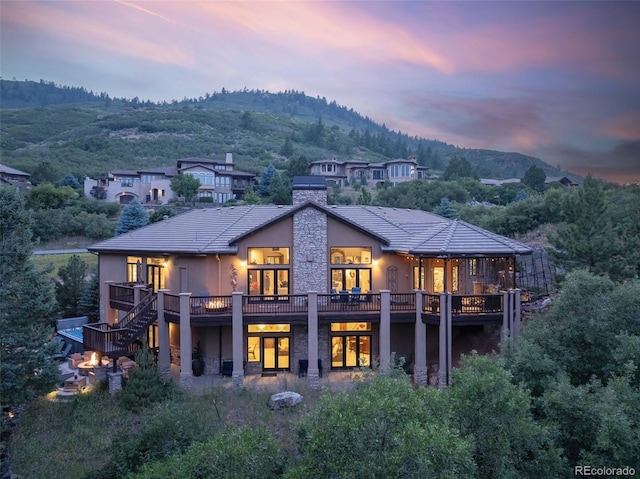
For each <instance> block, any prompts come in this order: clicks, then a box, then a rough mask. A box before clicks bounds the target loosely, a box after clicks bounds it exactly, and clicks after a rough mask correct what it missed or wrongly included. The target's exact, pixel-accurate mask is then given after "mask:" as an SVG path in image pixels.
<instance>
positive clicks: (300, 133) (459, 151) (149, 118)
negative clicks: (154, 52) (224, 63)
mask: <svg viewBox="0 0 640 479" xmlns="http://www.w3.org/2000/svg"><path fill="white" fill-rule="evenodd" d="M0 106H1V107H0V113H1V114H2V129H1V143H0V148H1V149H0V151H1V152H2V158H3V159H2V161H3V163H6V164H7V165H9V166H13V167H15V168H19V169H24V170H25V171H28V172H30V173H33V169H34V168H36V166H37V164H38V162H39V163H42V162H49V163H51V164H53V165H54V166H55V167H57V168H60V169H61V173H69V172H70V173H73V174H75V175H76V176H85V175H88V176H93V175H99V174H106V173H107V172H108V171H109V170H111V169H116V168H122V167H124V166H125V165H126V166H128V167H140V168H142V167H154V166H163V165H166V164H171V163H172V162H173V161H175V160H176V159H179V158H180V157H186V156H203V157H215V158H218V157H221V156H222V155H224V153H226V152H227V151H228V152H232V153H234V158H236V159H237V165H238V167H239V168H244V169H246V170H247V171H253V172H256V173H258V172H259V171H260V170H261V169H262V168H263V167H265V166H266V165H267V164H269V163H273V164H274V165H275V166H276V167H283V164H284V163H286V159H287V158H288V157H291V156H296V155H304V156H306V157H307V158H308V159H309V160H316V159H323V158H328V157H337V158H340V159H345V160H346V159H365V160H367V161H374V162H375V161H384V160H385V159H393V158H406V157H408V156H410V155H416V156H417V157H418V160H419V162H420V163H421V164H424V165H426V166H429V167H430V168H431V169H432V170H434V171H436V172H437V171H442V169H444V167H445V166H446V163H447V162H448V160H450V159H451V158H453V157H454V156H458V157H465V158H466V159H467V160H468V161H469V163H470V164H471V166H472V167H473V168H474V169H475V170H476V171H477V172H478V174H479V175H480V176H483V177H492V178H499V179H502V178H508V177H518V178H521V177H522V176H523V175H524V172H525V171H526V170H527V169H528V168H529V167H530V166H531V165H533V164H535V165H536V166H539V167H541V168H542V169H543V170H544V171H545V173H546V174H547V176H568V177H570V178H571V179H574V180H581V177H580V176H578V175H575V174H572V173H569V172H564V171H562V170H560V169H558V168H556V167H553V166H551V165H549V164H547V163H545V162H544V161H543V160H541V159H539V158H534V157H531V156H527V155H523V154H520V153H516V152H500V151H494V150H482V149H470V148H461V147H458V146H455V145H451V144H448V143H446V142H443V141H440V140H437V139H425V138H419V137H417V136H409V135H407V134H405V133H402V132H396V131H393V130H389V129H388V128H387V127H386V126H385V125H384V124H382V125H379V124H377V123H375V122H374V121H373V120H371V119H370V118H368V117H366V116H362V115H360V114H359V113H357V112H355V111H354V110H353V109H352V108H347V107H345V106H341V105H338V104H337V103H336V102H335V101H330V102H328V101H327V100H326V98H324V97H322V98H321V97H316V98H313V97H309V96H307V95H306V94H305V93H304V92H299V91H296V90H286V91H284V92H279V93H271V92H268V91H266V90H247V89H244V90H241V91H235V92H229V91H227V90H225V89H224V88H223V89H222V91H220V92H214V93H206V94H205V95H204V96H201V97H199V98H193V99H188V98H184V99H183V100H180V101H178V100H172V101H171V102H156V103H153V102H150V101H144V100H142V101H141V100H140V99H138V98H137V97H135V98H133V99H123V98H112V97H111V96H109V95H108V94H107V93H105V92H102V93H94V92H92V91H88V90H86V89H85V88H83V87H67V86H58V85H55V84H54V83H52V82H45V81H43V80H41V81H40V82H33V81H14V80H0ZM189 141H190V143H191V144H188V142H189ZM171 142H173V143H175V144H173V145H172V144H171ZM287 142H289V144H290V148H291V152H288V151H284V150H285V146H286V145H285V143H287ZM287 153H289V154H287ZM82 159H84V160H86V161H82ZM34 160H35V161H34Z"/></svg>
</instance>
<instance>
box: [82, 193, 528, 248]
mask: <svg viewBox="0 0 640 479" xmlns="http://www.w3.org/2000/svg"><path fill="white" fill-rule="evenodd" d="M305 208H314V209H316V210H318V211H322V212H324V213H326V214H327V215H328V216H329V217H331V218H334V219H335V220H337V221H340V222H342V223H344V224H347V225H349V226H350V227H352V228H354V229H356V230H358V231H360V232H362V233H363V234H366V235H368V236H370V237H372V238H374V239H375V240H377V241H379V242H380V243H381V247H382V249H383V251H390V252H399V253H407V254H414V255H429V256H433V255H436V256H447V255H455V256H474V255H477V256H481V255H486V256H491V255H496V256H497V255H511V254H528V253H531V251H532V249H531V248H530V247H528V246H527V245H525V244H523V243H520V242H518V241H515V240H511V239H509V238H506V237H503V236H500V235H497V234H494V233H491V232H489V231H486V230H484V229H482V228H479V227H477V226H474V225H471V224H469V223H466V222H464V221H458V220H450V219H447V218H443V217H440V216H438V215H434V214H432V213H428V212H426V211H421V210H410V209H402V208H383V207H378V206H364V205H348V206H345V205H331V206H324V205H318V204H316V203H313V202H307V203H302V204H300V205H296V206H292V205H285V206H276V205H250V206H235V207H228V208H207V209H201V210H192V211H190V212H187V213H184V214H182V215H179V216H175V217H173V218H169V219H167V220H165V221H161V222H159V223H154V224H152V225H149V226H146V227H144V228H140V229H138V230H134V231H131V232H129V233H126V234H124V235H120V236H116V237H115V238H111V239H108V240H106V241H103V242H101V243H98V244H96V245H93V246H91V247H90V248H89V250H91V251H99V252H123V253H124V252H131V253H133V252H147V253H160V254H162V253H182V254H216V253H217V254H235V253H236V252H237V243H238V242H239V241H241V240H242V239H244V238H246V237H248V236H250V235H252V234H255V233H257V232H259V231H261V230H263V229H265V228H268V227H271V226H273V225H275V224H276V223H278V222H279V221H282V220H283V219H285V218H288V217H291V216H293V215H294V214H295V213H296V212H297V211H300V210H302V209H305Z"/></svg>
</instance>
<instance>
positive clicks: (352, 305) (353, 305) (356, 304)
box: [318, 293, 380, 313]
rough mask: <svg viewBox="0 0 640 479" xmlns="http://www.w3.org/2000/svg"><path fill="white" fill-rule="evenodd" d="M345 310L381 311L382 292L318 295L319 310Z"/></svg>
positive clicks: (339, 311) (335, 311)
mask: <svg viewBox="0 0 640 479" xmlns="http://www.w3.org/2000/svg"><path fill="white" fill-rule="evenodd" d="M345 311H346V312H349V311H351V312H356V311H365V312H366V311H380V294H376V293H346V294H345V293H342V294H341V293H334V294H319V295H318V312H321V313H343V312H345Z"/></svg>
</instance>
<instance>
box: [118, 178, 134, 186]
mask: <svg viewBox="0 0 640 479" xmlns="http://www.w3.org/2000/svg"><path fill="white" fill-rule="evenodd" d="M120 186H123V187H131V186H133V178H120Z"/></svg>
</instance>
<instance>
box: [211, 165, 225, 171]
mask: <svg viewBox="0 0 640 479" xmlns="http://www.w3.org/2000/svg"><path fill="white" fill-rule="evenodd" d="M226 168H227V167H226V166H225V165H215V166H214V167H213V169H214V170H225V169H226Z"/></svg>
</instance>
